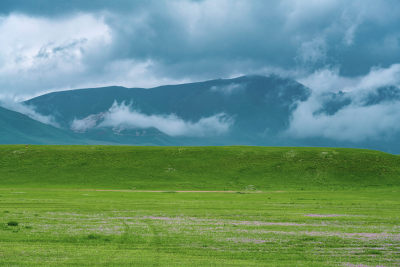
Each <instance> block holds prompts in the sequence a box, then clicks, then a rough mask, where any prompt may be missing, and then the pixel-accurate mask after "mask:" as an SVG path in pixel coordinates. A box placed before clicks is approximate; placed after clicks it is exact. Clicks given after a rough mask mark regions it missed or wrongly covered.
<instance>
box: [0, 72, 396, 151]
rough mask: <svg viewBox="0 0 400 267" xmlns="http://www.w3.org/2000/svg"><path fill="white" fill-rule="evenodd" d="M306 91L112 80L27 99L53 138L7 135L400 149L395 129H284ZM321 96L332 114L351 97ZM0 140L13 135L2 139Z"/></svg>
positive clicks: (277, 81)
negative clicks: (310, 132) (360, 137)
mask: <svg viewBox="0 0 400 267" xmlns="http://www.w3.org/2000/svg"><path fill="white" fill-rule="evenodd" d="M310 95H311V90H310V89H308V88H307V87H305V86H303V85H302V84H300V83H298V82H296V81H294V80H291V79H286V78H281V77H278V76H274V75H271V76H268V77H265V76H243V77H239V78H235V79H218V80H211V81H206V82H199V83H189V84H181V85H168V86H160V87H156V88H151V89H144V88H124V87H117V86H112V87H103V88H90V89H79V90H70V91H62V92H54V93H49V94H45V95H42V96H39V97H36V98H33V99H30V100H28V101H26V102H25V104H28V105H30V106H34V107H35V108H36V111H37V112H38V113H40V114H42V115H46V116H53V118H54V120H55V121H56V122H57V123H58V124H59V125H60V129H57V128H54V127H51V126H48V125H45V126H41V127H42V128H43V127H49V128H51V129H52V131H55V130H57V131H59V134H58V135H57V137H49V139H48V141H46V138H41V139H35V138H33V137H32V138H31V139H29V140H30V141H29V140H28V139H26V138H25V139H23V138H22V139H18V137H17V136H18V135H16V137H15V138H14V139H12V140H13V141H12V142H13V143H26V142H31V143H60V144H61V143H75V144H83V143H90V144H96V143H99V144H135V145H273V146H339V147H361V148H372V149H379V150H384V151H388V152H392V153H398V152H400V146H399V144H398V142H397V140H399V139H398V136H397V135H395V136H392V137H391V138H389V139H385V140H372V141H371V140H364V141H362V142H355V141H353V142H350V141H337V140H333V139H327V138H322V137H321V138H319V137H318V138H314V137H313V138H296V137H294V136H291V135H288V134H286V130H287V129H288V127H289V125H290V121H291V118H292V115H293V112H294V111H295V109H296V108H297V106H298V105H299V104H301V103H302V102H304V101H307V100H308V99H309V97H310ZM399 98H400V90H399V89H398V88H395V87H385V88H379V89H378V90H376V92H375V93H373V94H369V95H366V96H364V97H363V98H362V99H363V100H362V101H363V105H366V106H368V105H373V104H376V103H380V102H385V101H393V100H394V99H399ZM322 101H323V105H322V108H321V109H320V110H317V111H316V114H318V113H321V114H322V113H323V114H327V115H334V114H335V113H336V112H338V111H339V110H341V109H342V108H345V107H346V106H348V105H350V104H351V103H352V98H351V97H350V96H349V95H348V93H345V92H339V93H329V94H326V95H323V96H322ZM28 119H29V118H28ZM35 123H38V122H35ZM43 129H44V128H43ZM20 130H21V129H20ZM49 131H50V130H49ZM21 132H23V129H22V130H21ZM24 136H29V132H28V133H25V134H24ZM19 140H21V141H20V142H19ZM0 142H1V143H9V142H10V141H9V139H7V140H5V139H4V138H2V139H1V140H0Z"/></svg>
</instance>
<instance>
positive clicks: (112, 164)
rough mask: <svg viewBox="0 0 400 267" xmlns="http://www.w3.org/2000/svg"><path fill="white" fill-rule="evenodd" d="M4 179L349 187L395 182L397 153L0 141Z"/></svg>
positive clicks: (87, 184) (75, 184)
mask: <svg viewBox="0 0 400 267" xmlns="http://www.w3.org/2000/svg"><path fill="white" fill-rule="evenodd" d="M0 166H1V168H0V178H1V186H2V187H10V188H11V187H26V188H28V187H29V188H32V187H40V188H43V187H45V188H46V187H49V188H87V189H138V190H171V191H172V190H237V191H245V190H263V191H264V190H287V189H295V190H302V189H307V190H308V189H318V188H323V189H351V188H367V187H386V186H392V185H396V186H398V185H400V158H399V157H398V156H395V155H391V154H387V153H383V152H377V151H371V150H360V149H342V148H340V149H339V148H289V147H288V148H283V147H281V148H275V147H241V146H240V147H239V146H238V147H130V146H29V147H25V146H21V145H19V146H18V145H5V146H1V147H0Z"/></svg>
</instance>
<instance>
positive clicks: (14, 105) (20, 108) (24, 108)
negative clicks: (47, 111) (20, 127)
mask: <svg viewBox="0 0 400 267" xmlns="http://www.w3.org/2000/svg"><path fill="white" fill-rule="evenodd" d="M0 106H1V107H3V108H6V109H9V110H13V111H16V112H19V113H22V114H24V115H26V116H28V117H30V118H31V119H34V120H37V121H39V122H42V123H44V124H49V125H52V126H54V127H59V124H58V123H57V122H56V120H55V119H54V117H53V116H51V115H49V116H45V115H42V114H40V113H38V112H36V110H35V107H33V106H29V105H25V104H22V103H19V102H16V101H14V100H12V99H9V98H3V97H1V98H0Z"/></svg>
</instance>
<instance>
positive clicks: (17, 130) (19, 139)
mask: <svg viewBox="0 0 400 267" xmlns="http://www.w3.org/2000/svg"><path fill="white" fill-rule="evenodd" d="M0 143H1V144H76V143H82V144H84V143H86V141H85V140H84V139H83V138H82V137H81V136H79V135H76V134H74V133H72V132H70V131H66V130H62V129H58V128H55V127H53V126H50V125H47V124H43V123H41V122H38V121H36V120H33V119H31V118H29V117H28V116H25V115H23V114H21V113H18V112H14V111H11V110H8V109H5V108H2V107H0Z"/></svg>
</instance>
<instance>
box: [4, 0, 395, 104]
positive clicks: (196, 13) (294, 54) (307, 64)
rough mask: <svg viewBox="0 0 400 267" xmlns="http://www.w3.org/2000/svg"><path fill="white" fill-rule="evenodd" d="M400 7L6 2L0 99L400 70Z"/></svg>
mask: <svg viewBox="0 0 400 267" xmlns="http://www.w3.org/2000/svg"><path fill="white" fill-rule="evenodd" d="M399 18H400V1H398V0H380V1H376V0H371V1H370V0H359V1H358V0H354V1H348V0H346V1H340V0H325V1H323V0H279V1H278V0H277V1H264V0H259V1H257V0H253V1H248V0H242V1H240V0H204V1H201V0H199V1H190V0H187V1H184V0H176V1H175V0H168V1H163V0H155V1H131V0H127V1H124V0H119V1H118V0H113V1H107V0H94V1H81V0H69V1H65V0H35V1H26V0H2V1H0V95H1V96H2V97H17V98H23V97H29V96H32V95H37V94H40V93H43V92H48V91H53V90H60V89H68V88H81V87H92V86H102V85H123V86H127V87H151V86H155V85H160V84H166V83H181V82H186V81H199V80H205V79H212V78H220V77H232V76H238V75H242V74H252V73H270V72H275V73H279V74H282V75H289V76H292V77H295V78H296V79H305V77H308V76H310V75H313V74H314V75H315V73H317V72H318V71H321V70H329V71H331V72H334V73H335V75H336V76H338V77H340V79H347V78H349V79H351V78H354V77H361V76H364V75H367V74H368V73H369V72H370V71H371V69H376V68H381V69H386V68H390V67H391V66H392V65H393V64H396V63H399V62H400V20H399Z"/></svg>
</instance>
